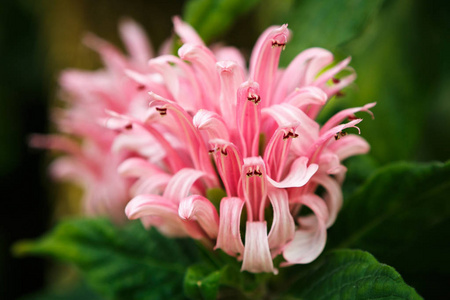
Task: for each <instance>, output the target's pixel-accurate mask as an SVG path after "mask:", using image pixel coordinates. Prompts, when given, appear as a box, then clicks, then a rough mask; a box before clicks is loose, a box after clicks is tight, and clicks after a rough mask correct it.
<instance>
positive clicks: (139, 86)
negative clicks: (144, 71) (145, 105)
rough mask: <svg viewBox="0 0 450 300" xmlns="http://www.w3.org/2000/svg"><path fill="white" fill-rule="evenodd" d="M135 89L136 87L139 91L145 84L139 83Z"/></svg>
mask: <svg viewBox="0 0 450 300" xmlns="http://www.w3.org/2000/svg"><path fill="white" fill-rule="evenodd" d="M137 89H138V90H139V91H142V90H144V89H145V85H144V84H140V85H138V87H137Z"/></svg>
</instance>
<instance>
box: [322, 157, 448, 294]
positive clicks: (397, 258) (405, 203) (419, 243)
mask: <svg viewBox="0 0 450 300" xmlns="http://www.w3.org/2000/svg"><path fill="white" fill-rule="evenodd" d="M448 195H450V162H447V163H445V164H444V163H430V164H413V163H396V164H393V165H390V166H388V167H385V168H382V169H380V170H379V171H377V172H376V173H375V174H374V175H373V176H372V177H371V178H370V179H369V180H368V181H367V182H366V183H365V184H364V185H363V186H362V187H361V189H360V190H358V191H357V192H356V193H355V194H354V195H353V196H352V197H350V198H348V199H347V200H346V202H345V204H344V207H343V209H342V211H341V213H340V214H339V216H338V218H337V221H336V224H334V225H333V226H332V227H331V228H330V230H329V234H328V237H329V238H328V246H329V247H345V248H347V247H352V248H361V249H364V250H367V251H369V252H371V253H372V254H374V255H375V256H376V257H377V258H378V259H380V260H381V261H383V262H385V263H388V264H390V265H393V266H395V267H396V268H397V269H398V270H399V271H400V273H402V274H403V276H405V278H406V279H407V280H408V281H409V282H411V283H412V284H413V285H414V286H416V283H418V284H420V282H422V281H423V280H425V279H426V278H423V274H424V272H429V273H430V274H435V275H436V274H447V275H448V274H449V268H448V267H449V266H450V256H449V255H448V253H450V245H449V243H448V241H447V239H446V238H445V236H446V235H448V232H450V201H448V200H449V196H448ZM342 238H343V239H344V240H342ZM410 274H411V275H410ZM416 275H417V276H416ZM440 277H442V275H440V276H438V278H440ZM431 281H435V280H431ZM432 284H435V283H433V282H432ZM435 285H436V284H435ZM436 287H437V286H436Z"/></svg>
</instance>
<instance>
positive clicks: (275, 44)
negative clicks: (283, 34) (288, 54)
mask: <svg viewBox="0 0 450 300" xmlns="http://www.w3.org/2000/svg"><path fill="white" fill-rule="evenodd" d="M274 47H283V50H284V48H285V47H286V43H280V42H278V41H276V40H272V48H274Z"/></svg>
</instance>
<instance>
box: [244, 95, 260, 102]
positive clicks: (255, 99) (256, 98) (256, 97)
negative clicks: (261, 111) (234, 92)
mask: <svg viewBox="0 0 450 300" xmlns="http://www.w3.org/2000/svg"><path fill="white" fill-rule="evenodd" d="M247 100H248V101H251V102H254V103H255V104H258V103H259V102H260V101H261V98H260V97H259V95H255V94H250V95H249V96H248V97H247Z"/></svg>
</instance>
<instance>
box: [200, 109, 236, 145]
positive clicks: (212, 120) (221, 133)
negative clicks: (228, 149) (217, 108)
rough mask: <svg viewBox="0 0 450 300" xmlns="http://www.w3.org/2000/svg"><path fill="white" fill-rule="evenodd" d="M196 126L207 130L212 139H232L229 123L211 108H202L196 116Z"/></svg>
mask: <svg viewBox="0 0 450 300" xmlns="http://www.w3.org/2000/svg"><path fill="white" fill-rule="evenodd" d="M193 123H194V126H195V127H197V129H198V130H205V131H206V132H207V133H208V137H209V139H210V140H213V139H223V140H226V141H228V140H230V134H229V133H228V128H227V125H226V124H225V121H224V120H223V118H222V117H221V116H220V115H218V114H216V113H214V112H211V111H209V110H206V109H200V110H199V111H198V112H197V113H196V114H195V116H194V119H193Z"/></svg>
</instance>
